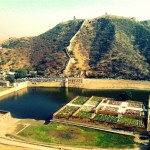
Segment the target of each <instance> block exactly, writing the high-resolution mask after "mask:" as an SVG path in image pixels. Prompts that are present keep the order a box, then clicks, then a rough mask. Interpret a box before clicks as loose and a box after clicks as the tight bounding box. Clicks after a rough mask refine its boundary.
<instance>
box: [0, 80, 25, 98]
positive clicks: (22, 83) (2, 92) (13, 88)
mask: <svg viewBox="0 0 150 150" xmlns="http://www.w3.org/2000/svg"><path fill="white" fill-rule="evenodd" d="M26 87H27V82H21V83H17V85H16V86H15V87H12V88H10V89H7V90H4V91H1V92H0V96H4V95H7V94H10V93H13V92H16V91H19V90H21V89H23V88H26Z"/></svg>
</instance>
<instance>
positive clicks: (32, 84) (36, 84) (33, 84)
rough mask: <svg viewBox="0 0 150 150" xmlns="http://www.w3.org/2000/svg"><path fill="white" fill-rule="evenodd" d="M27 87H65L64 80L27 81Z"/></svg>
mask: <svg viewBox="0 0 150 150" xmlns="http://www.w3.org/2000/svg"><path fill="white" fill-rule="evenodd" d="M27 86H28V87H65V82H28V83H27Z"/></svg>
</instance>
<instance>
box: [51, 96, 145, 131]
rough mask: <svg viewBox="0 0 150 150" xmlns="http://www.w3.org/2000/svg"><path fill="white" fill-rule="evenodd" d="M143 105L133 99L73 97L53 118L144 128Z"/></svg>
mask: <svg viewBox="0 0 150 150" xmlns="http://www.w3.org/2000/svg"><path fill="white" fill-rule="evenodd" d="M143 107H144V105H143V104H142V103H141V102H140V103H139V102H134V101H127V102H122V101H116V100H113V99H110V98H106V97H95V96H92V97H82V96H78V97H76V98H74V99H73V100H72V101H71V102H70V103H68V104H67V105H66V106H65V107H63V108H62V109H60V110H59V111H58V112H56V113H55V115H53V119H54V120H55V119H61V118H63V119H64V118H65V119H66V121H69V120H71V121H75V122H76V123H77V122H80V123H87V122H88V124H92V125H93V124H95V125H98V123H99V124H100V125H102V124H105V123H107V125H108V126H109V125H110V127H111V126H113V125H114V124H116V125H119V126H122V127H136V128H142V129H144V130H145V129H146V128H145V124H144V120H145V116H144V114H145V113H144V109H142V108H143Z"/></svg>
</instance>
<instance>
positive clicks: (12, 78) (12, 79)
mask: <svg viewBox="0 0 150 150" xmlns="http://www.w3.org/2000/svg"><path fill="white" fill-rule="evenodd" d="M6 80H7V81H9V82H10V83H14V82H15V78H14V75H8V76H7V77H6Z"/></svg>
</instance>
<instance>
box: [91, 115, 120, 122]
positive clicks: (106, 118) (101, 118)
mask: <svg viewBox="0 0 150 150" xmlns="http://www.w3.org/2000/svg"><path fill="white" fill-rule="evenodd" d="M94 120H96V121H104V122H109V123H116V122H117V120H118V117H117V116H111V115H104V114H96V115H95V117H94Z"/></svg>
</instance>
